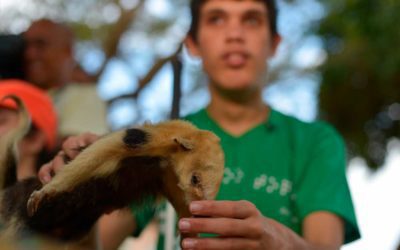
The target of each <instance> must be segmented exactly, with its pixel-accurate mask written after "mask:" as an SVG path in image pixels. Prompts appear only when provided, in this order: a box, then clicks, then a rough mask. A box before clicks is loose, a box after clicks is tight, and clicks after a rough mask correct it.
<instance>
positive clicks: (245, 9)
mask: <svg viewBox="0 0 400 250" xmlns="http://www.w3.org/2000/svg"><path fill="white" fill-rule="evenodd" d="M279 41H280V37H279V36H274V37H272V35H271V33H270V29H269V23H268V19H267V8H266V6H265V4H264V3H262V2H258V1H251V0H247V1H235V0H209V1H206V2H205V3H204V4H203V6H202V7H201V10H200V18H199V27H198V33H197V41H193V40H190V38H189V41H188V45H189V49H190V50H191V52H192V54H194V55H198V56H200V57H201V58H202V60H203V67H204V70H205V71H206V73H207V74H208V76H209V78H210V83H211V86H212V87H216V88H219V89H223V90H226V91H235V92H236V91H242V90H248V89H249V88H250V89H255V88H257V89H259V87H260V86H261V84H262V82H263V81H264V79H265V78H264V76H265V73H266V69H267V60H268V59H269V58H270V57H271V56H273V54H274V53H275V50H276V47H277V45H278V44H279Z"/></svg>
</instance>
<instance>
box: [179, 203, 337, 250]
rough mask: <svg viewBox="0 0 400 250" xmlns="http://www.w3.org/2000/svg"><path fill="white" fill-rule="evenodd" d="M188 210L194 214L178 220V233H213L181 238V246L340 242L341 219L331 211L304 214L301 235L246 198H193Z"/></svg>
mask: <svg viewBox="0 0 400 250" xmlns="http://www.w3.org/2000/svg"><path fill="white" fill-rule="evenodd" d="M190 211H191V213H192V214H193V215H194V217H195V218H182V219H181V220H180V221H179V230H180V231H181V232H182V233H190V234H198V233H211V234H217V237H214V238H185V239H183V241H182V248H183V249H203V250H206V249H240V250H242V249H246V250H247V249H260V250H261V249H263V250H265V249H299V250H300V249H339V248H340V246H341V245H342V244H343V235H344V226H343V222H342V220H341V219H340V218H339V217H337V216H336V215H333V214H331V213H326V212H325V213H320V212H316V213H312V214H310V215H309V216H307V217H306V219H305V221H307V223H306V224H307V225H305V226H304V227H303V230H304V231H305V232H307V235H306V237H305V238H301V237H300V236H299V235H297V234H296V233H295V232H293V231H292V230H291V229H289V228H287V227H286V226H284V225H282V224H280V223H278V222H277V221H275V220H272V219H269V218H266V217H264V216H263V215H262V214H261V212H260V211H259V210H258V209H257V208H256V206H255V205H254V204H252V203H251V202H249V201H210V200H208V201H194V202H192V203H191V204H190ZM196 217H197V218H196ZM315 218H316V219H317V220H316V219H315ZM315 236H318V237H315Z"/></svg>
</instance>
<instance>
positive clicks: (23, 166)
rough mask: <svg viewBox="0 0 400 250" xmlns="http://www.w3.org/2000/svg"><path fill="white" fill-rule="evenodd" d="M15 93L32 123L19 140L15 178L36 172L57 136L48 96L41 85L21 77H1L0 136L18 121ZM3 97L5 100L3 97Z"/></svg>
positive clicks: (53, 149)
mask: <svg viewBox="0 0 400 250" xmlns="http://www.w3.org/2000/svg"><path fill="white" fill-rule="evenodd" d="M8 95H15V96H17V97H19V98H20V99H21V101H22V102H23V103H24V104H25V106H26V108H27V111H28V114H29V115H30V117H31V121H32V125H31V128H30V130H29V132H28V134H27V135H25V137H24V138H23V139H22V141H21V142H20V144H19V156H20V159H19V161H18V166H17V179H18V180H22V179H25V178H28V177H32V176H36V175H37V172H38V170H39V167H40V166H42V165H43V164H44V163H46V162H48V161H49V160H50V159H51V158H52V157H53V156H54V151H55V146H56V138H57V115H56V112H55V109H54V107H53V104H52V101H51V99H50V97H49V96H48V95H47V94H46V93H45V92H43V91H42V90H41V89H38V88H36V87H35V86H33V85H32V84H30V83H27V82H24V81H21V80H1V81H0V100H1V103H0V137H1V136H2V135H4V134H5V133H7V132H8V131H9V130H10V129H11V128H13V127H15V126H16V124H17V123H18V114H17V111H16V107H17V106H16V104H15V102H14V101H13V100H11V99H4V98H5V97H6V96H8ZM3 99H4V100H3Z"/></svg>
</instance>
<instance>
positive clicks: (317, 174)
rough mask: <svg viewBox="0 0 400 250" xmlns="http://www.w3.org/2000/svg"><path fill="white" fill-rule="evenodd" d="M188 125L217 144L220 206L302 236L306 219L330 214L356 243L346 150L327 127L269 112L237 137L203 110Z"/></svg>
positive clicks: (140, 225) (140, 218)
mask: <svg viewBox="0 0 400 250" xmlns="http://www.w3.org/2000/svg"><path fill="white" fill-rule="evenodd" d="M186 119H187V120H189V121H190V122H192V123H193V124H195V125H196V126H197V127H198V128H200V129H206V130H210V131H213V132H214V133H215V134H217V135H218V136H219V137H220V138H221V145H222V148H223V149H224V152H225V172H224V178H223V181H222V185H221V188H220V191H219V194H218V196H217V199H218V200H248V201H250V202H252V203H254V204H255V205H256V206H257V208H258V209H259V210H260V211H261V213H262V214H263V215H264V216H266V217H269V218H272V219H275V220H277V221H279V222H280V223H282V224H284V225H286V226H287V227H289V228H291V229H292V230H293V231H295V232H297V233H298V234H300V235H301V234H302V232H301V224H302V221H303V220H304V218H305V217H306V216H307V215H309V214H310V213H312V212H315V211H328V212H332V213H334V214H336V215H338V216H340V217H341V218H343V219H344V221H345V227H346V230H345V242H350V241H353V240H355V239H358V238H359V237H360V233H359V230H358V226H357V221H356V217H355V213H354V208H353V204H352V200H351V196H350V191H349V187H348V184H347V180H346V175H345V165H346V161H345V147H344V144H343V141H342V139H341V137H340V136H339V135H338V133H337V132H336V131H335V130H334V129H333V128H332V127H331V126H329V125H328V124H326V123H323V122H313V123H306V122H302V121H299V120H297V119H295V118H293V117H290V116H286V115H284V114H282V113H279V112H277V111H275V110H271V112H270V116H269V118H268V119H267V121H265V122H263V123H261V124H259V125H258V126H256V127H254V128H253V129H251V130H249V131H248V132H246V133H245V134H243V135H241V136H238V137H237V136H232V135H230V134H228V133H227V132H225V131H224V130H223V129H222V128H221V127H220V126H219V125H218V124H217V123H216V122H215V121H213V120H212V119H211V118H210V117H209V116H208V114H207V112H206V110H205V109H202V110H200V111H199V112H197V113H195V114H192V115H189V116H188V117H186ZM149 215H152V213H150V212H148V211H147V216H146V215H144V213H139V214H137V215H136V218H137V221H138V229H139V230H140V229H142V228H143V227H144V225H145V224H146V223H147V222H148V221H149V220H150V219H151V218H152V216H149ZM160 239H161V240H162V238H160ZM161 249H162V248H161Z"/></svg>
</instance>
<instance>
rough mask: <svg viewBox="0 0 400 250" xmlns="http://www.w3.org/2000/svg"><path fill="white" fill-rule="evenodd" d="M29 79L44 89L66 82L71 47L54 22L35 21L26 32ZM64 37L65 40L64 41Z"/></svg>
mask: <svg viewBox="0 0 400 250" xmlns="http://www.w3.org/2000/svg"><path fill="white" fill-rule="evenodd" d="M24 37H25V39H26V50H25V55H24V56H25V70H26V76H27V78H28V81H30V82H32V83H34V84H36V85H37V86H39V87H40V88H42V89H50V88H52V87H57V85H60V84H64V82H63V81H65V79H66V77H67V74H69V73H70V72H69V66H68V65H69V64H71V60H72V55H71V49H70V48H69V47H68V45H67V44H66V42H65V37H62V36H60V33H59V32H58V31H57V28H56V27H54V25H53V24H50V23H46V22H39V23H34V24H33V25H32V26H31V27H30V28H29V29H28V30H27V31H26V32H25V34H24ZM63 39H64V41H63Z"/></svg>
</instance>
